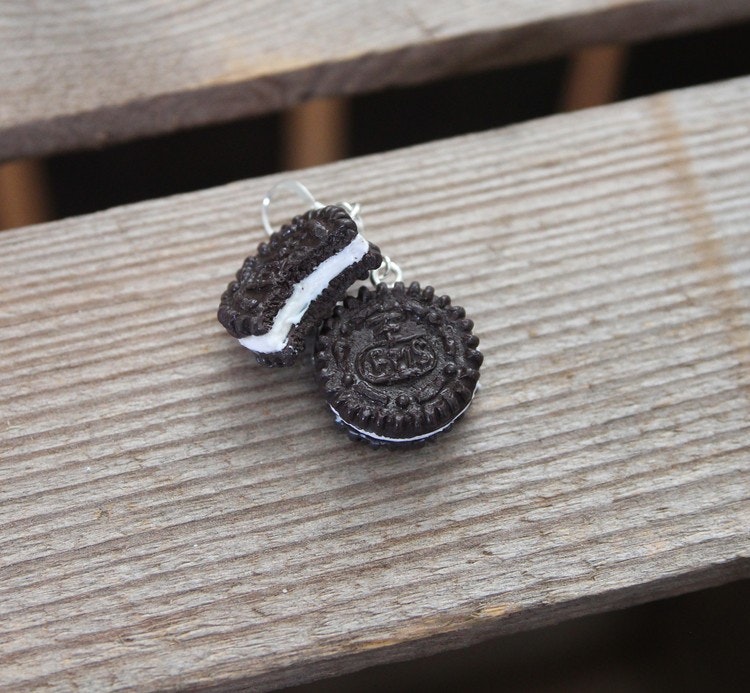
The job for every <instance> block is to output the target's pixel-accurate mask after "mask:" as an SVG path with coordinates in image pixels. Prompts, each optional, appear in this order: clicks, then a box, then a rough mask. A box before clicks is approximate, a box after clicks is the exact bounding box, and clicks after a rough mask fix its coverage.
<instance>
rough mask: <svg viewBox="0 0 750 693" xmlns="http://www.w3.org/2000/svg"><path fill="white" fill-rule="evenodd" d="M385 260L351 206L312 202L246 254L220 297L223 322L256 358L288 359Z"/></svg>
mask: <svg viewBox="0 0 750 693" xmlns="http://www.w3.org/2000/svg"><path fill="white" fill-rule="evenodd" d="M381 260H382V258H381V255H380V251H379V250H378V248H377V247H376V246H373V245H371V244H370V243H368V242H367V240H366V239H365V238H364V236H362V234H361V233H360V232H359V228H358V225H357V222H356V221H355V220H354V219H353V218H352V216H351V215H350V214H349V212H347V210H346V209H344V208H343V207H340V206H328V207H320V206H319V207H317V208H315V209H311V210H310V211H308V212H307V213H305V214H302V215H300V216H297V217H295V218H294V219H293V220H292V222H291V223H290V224H287V225H285V226H282V227H281V229H280V230H279V231H277V232H276V233H273V234H272V235H271V237H270V239H269V240H268V241H267V242H265V243H261V244H260V245H259V246H258V253H257V255H255V256H251V257H248V258H247V259H246V260H245V262H244V264H243V265H242V268H241V269H240V270H239V271H238V272H237V278H236V280H235V281H233V282H231V283H230V284H229V286H228V287H227V290H226V291H225V292H224V294H223V295H222V297H221V304H220V306H219V312H218V318H219V322H220V323H221V324H222V325H223V326H224V327H225V328H226V330H227V332H229V334H230V335H232V336H233V337H236V338H237V339H239V341H240V344H242V345H243V346H244V347H247V348H248V349H250V351H252V352H253V353H254V354H255V357H256V359H257V360H258V362H259V363H262V364H264V365H267V366H288V365H290V364H291V363H292V362H293V361H294V360H295V358H296V357H297V356H298V354H299V353H300V352H301V351H302V350H303V349H304V345H305V337H306V336H307V334H309V333H310V332H311V331H312V330H313V329H315V328H316V327H317V325H318V324H319V323H320V322H321V321H322V320H323V319H324V318H327V317H328V316H330V315H331V313H332V312H333V308H334V306H335V305H336V303H337V302H338V301H340V300H341V299H342V298H343V297H344V294H345V293H346V290H347V289H348V288H349V286H351V284H353V283H354V282H355V281H356V280H357V279H366V278H367V276H368V273H369V271H370V270H372V269H375V268H377V267H379V266H380V264H381Z"/></svg>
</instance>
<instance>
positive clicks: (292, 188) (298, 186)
mask: <svg viewBox="0 0 750 693" xmlns="http://www.w3.org/2000/svg"><path fill="white" fill-rule="evenodd" d="M279 190H287V191H289V192H291V193H294V194H295V195H297V197H299V198H300V199H301V200H302V201H303V202H306V203H307V204H308V205H309V208H310V209H320V208H321V207H323V205H322V204H321V203H320V202H318V201H317V200H316V199H315V198H314V197H313V194H312V193H311V192H310V191H309V190H308V189H307V188H306V187H305V186H304V185H302V183H300V182H299V181H296V180H283V181H281V182H280V183H276V185H274V186H273V187H272V188H271V189H270V190H269V191H268V193H267V194H266V196H265V197H264V198H263V202H261V206H260V218H261V220H262V221H263V228H264V229H265V230H266V233H267V234H268V235H269V236H270V235H271V234H272V233H273V226H271V221H270V219H269V217H268V214H269V210H270V208H271V202H272V201H273V198H274V195H276V193H278V192H279ZM347 211H348V210H347ZM355 221H356V220H355Z"/></svg>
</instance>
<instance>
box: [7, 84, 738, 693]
mask: <svg viewBox="0 0 750 693" xmlns="http://www.w3.org/2000/svg"><path fill="white" fill-rule="evenodd" d="M749 103H750V79H744V80H737V81H733V82H729V83H725V84H721V85H718V86H712V87H705V88H700V89H694V90H690V91H685V92H678V93H675V94H670V95H663V96H659V97H655V98H650V99H645V100H639V101H636V102H632V103H626V104H618V105H615V106H611V107H606V108H601V109H593V110H589V111H586V112H582V113H579V114H573V115H566V116H560V117H556V118H552V119H548V120H544V121H538V122H534V123H530V124H526V125H523V126H519V127H513V128H508V129H505V130H500V131H495V132H489V133H485V134H482V135H478V136H469V137H463V138H458V139H455V140H450V141H445V142H437V143H434V144H430V145H428V146H422V147H416V148H412V149H408V150H404V151H399V152H394V153H389V154H386V155H382V156H376V157H369V158H364V159H359V160H351V161H346V162H342V163H339V164H335V165H331V166H326V167H321V168H319V169H315V170H310V171H307V172H305V174H304V179H305V180H306V181H307V182H308V183H309V184H310V185H311V187H312V189H313V190H314V191H315V192H316V193H317V194H318V196H319V198H320V199H324V200H336V199H340V198H341V197H347V198H349V199H353V200H359V201H361V202H362V203H363V205H364V210H365V215H366V221H367V225H368V230H369V235H370V237H371V239H372V240H373V241H374V242H377V243H379V244H380V245H381V246H382V247H383V248H384V249H386V251H388V252H389V253H390V254H391V255H392V256H393V257H394V258H396V259H398V260H399V261H400V262H401V264H402V266H403V268H404V271H405V273H406V277H407V279H408V280H411V279H419V280H421V281H423V282H425V283H426V282H430V283H433V284H434V285H435V286H436V287H438V289H439V290H440V291H444V292H446V293H449V294H450V295H452V296H453V297H454V299H455V300H456V302H458V303H460V304H462V305H464V306H465V307H466V308H467V311H468V313H469V315H470V316H471V317H473V318H474V319H475V321H476V324H477V333H478V334H479V335H480V336H481V339H482V345H481V346H482V348H483V351H484V353H485V357H486V361H485V366H484V369H483V376H482V383H483V389H482V392H481V394H480V396H479V397H478V399H477V402H476V403H475V405H474V407H473V408H472V410H471V412H470V413H469V415H468V416H467V418H466V420H465V421H463V422H462V423H461V425H460V427H459V428H457V429H456V430H455V431H453V432H452V433H450V434H449V435H447V436H446V437H444V438H443V439H442V440H440V441H439V442H438V443H436V444H435V445H432V446H428V447H426V448H425V449H423V450H421V451H416V452H409V453H402V454H399V453H388V452H383V451H372V450H370V449H368V448H366V447H365V446H362V445H355V444H354V443H351V442H350V441H349V440H347V439H346V437H345V436H343V435H342V434H340V433H338V432H337V431H335V430H334V427H333V424H332V422H331V420H330V416H329V413H328V411H327V408H326V406H325V405H324V404H323V402H322V400H321V398H320V397H319V395H318V393H317V392H316V387H315V385H314V383H313V379H312V375H311V368H310V366H309V364H308V363H300V364H299V365H298V366H296V367H293V368H291V369H286V370H265V369H263V368H261V367H258V366H256V365H254V363H253V362H252V359H251V358H250V357H249V355H248V354H247V353H246V352H245V351H244V350H242V349H241V348H239V347H238V346H237V345H236V343H235V342H234V341H233V340H232V339H230V338H229V337H227V336H226V335H225V334H224V333H223V330H222V329H221V328H220V326H219V325H218V323H217V322H216V320H215V315H214V313H215V309H216V305H217V301H218V296H219V293H220V291H221V290H222V288H223V286H224V284H225V282H226V281H228V279H229V278H230V276H231V275H232V273H233V272H234V270H235V269H236V266H237V265H238V263H239V261H240V259H241V257H242V256H243V254H244V253H245V252H246V251H247V250H249V249H250V248H252V247H253V246H254V244H256V243H257V242H259V241H260V240H261V238H262V235H263V234H262V230H261V228H260V224H259V223H258V222H257V221H256V204H257V201H258V200H259V199H260V196H261V195H262V194H263V193H264V192H265V191H266V190H267V189H268V187H269V186H270V185H271V183H272V182H273V180H275V179H271V178H268V179H262V180H254V181H248V182H243V183H239V184H234V185H230V186H227V187H222V188H218V189H214V190H209V191H204V192H200V193H196V194H190V195H184V196H179V197H174V198H170V199H165V200H161V201H156V202H150V203H147V204H139V205H135V206H131V207H124V208H118V209H113V210H110V211H107V212H104V213H100V214H96V215H93V216H89V217H85V218H79V219H72V220H68V221H62V222H58V223H54V224H50V225H45V226H38V227H31V228H25V229H20V230H16V231H10V232H8V233H6V234H3V236H2V237H0V282H1V285H2V286H3V291H4V294H3V302H2V315H1V316H0V356H1V360H2V363H3V370H2V375H1V376H0V401H1V402H2V419H1V421H2V426H3V433H2V445H3V448H2V461H1V462H0V482H1V483H0V623H1V624H2V626H1V627H0V683H1V684H5V685H6V686H8V687H10V689H14V688H17V689H19V690H28V689H29V688H30V687H33V686H40V685H41V684H42V683H43V682H44V683H45V684H49V685H52V686H53V687H54V686H56V687H58V688H60V689H66V688H72V687H75V686H84V687H87V688H90V689H101V688H102V687H134V688H137V689H138V690H151V689H157V688H174V687H180V686H201V685H208V684H209V683H211V684H217V685H227V686H229V685H232V684H236V683H237V682H243V683H245V684H247V685H251V686H252V687H253V688H264V687H270V686H275V685H280V684H282V683H289V682H291V681H296V680H301V679H306V678H312V677H315V676H322V675H324V674H326V673H332V672H340V671H344V670H347V669H352V668H356V667H359V666H363V665H365V664H367V663H371V662H379V661H387V660H388V659H394V658H399V657H407V656H411V655H413V654H415V653H424V652H429V651H433V650H435V649H437V648H440V647H455V646H458V645H460V644H463V643H468V642H471V641H473V640H476V639H479V638H482V637H485V636H488V635H490V634H497V633H501V632H506V631H510V630H516V629H521V628H527V627H530V626H533V625H539V624H542V623H549V622H552V621H557V620H560V619H563V618H568V617H571V616H573V615H578V614H582V613H590V612H592V611H596V610H601V609H609V608H613V607H615V606H622V605H626V604H632V603H636V602H639V601H645V600H648V599H652V598H655V597H657V596H661V595H663V594H673V593H678V592H681V591H685V590H689V589H693V588H697V587H700V586H704V585H707V584H712V583H716V582H722V581H728V580H731V579H733V578H735V577H739V576H740V575H748V573H749V572H750V559H749V555H750V502H749V497H750V471H749V470H750V417H749V416H748V414H749V413H750V402H749V397H748V393H749V390H748V385H749V384H750V317H749V316H750V311H749V310H748V309H749V308H750V227H749V226H748V223H747V220H748V218H750V109H749V108H748V104H749Z"/></svg>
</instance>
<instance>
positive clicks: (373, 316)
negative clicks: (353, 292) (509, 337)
mask: <svg viewBox="0 0 750 693" xmlns="http://www.w3.org/2000/svg"><path fill="white" fill-rule="evenodd" d="M473 326H474V325H473V323H472V321H471V320H469V319H468V318H467V317H466V313H465V311H464V309H463V308H461V307H459V306H454V305H451V300H450V298H449V297H448V296H439V297H437V296H435V291H434V289H433V288H432V287H431V286H427V287H425V288H424V289H422V288H420V286H419V284H418V283H417V282H413V283H412V284H411V285H410V286H409V287H408V288H406V287H405V286H404V284H403V283H401V282H396V283H395V284H394V285H393V286H392V287H389V286H387V285H386V284H385V283H379V284H378V285H377V288H376V289H375V290H374V291H373V290H369V289H367V288H366V287H362V288H361V289H360V290H359V293H358V294H357V296H347V297H346V298H345V299H344V302H343V305H340V306H337V307H336V308H335V310H334V314H333V316H332V317H331V318H329V319H328V320H326V321H325V322H324V323H323V326H322V328H321V330H320V333H319V335H318V339H317V343H316V348H315V366H316V369H317V372H318V377H319V378H320V380H321V382H322V384H323V387H324V391H325V395H326V399H327V401H328V405H329V406H330V408H331V410H332V412H333V413H334V416H335V417H336V421H337V423H339V424H340V425H341V426H343V427H344V429H345V430H346V431H348V432H349V433H350V434H351V435H352V437H355V438H360V439H363V440H365V441H368V442H370V443H371V444H373V445H376V446H377V445H388V446H391V447H394V446H404V445H412V446H413V445H419V444H421V443H423V442H425V441H426V440H428V439H432V438H434V437H435V436H437V435H438V434H440V433H443V432H445V431H447V430H448V429H450V428H451V426H453V424H454V423H455V422H456V421H458V419H459V418H460V417H461V416H462V415H463V414H464V412H465V411H466V410H467V409H468V408H469V405H470V404H471V402H472V400H473V398H474V394H475V392H476V389H477V383H478V380H479V368H480V366H481V365H482V354H481V353H480V352H479V351H478V350H477V346H478V345H479V339H478V338H477V337H476V336H475V335H474V334H472V329H473Z"/></svg>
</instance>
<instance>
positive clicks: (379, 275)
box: [370, 255, 403, 287]
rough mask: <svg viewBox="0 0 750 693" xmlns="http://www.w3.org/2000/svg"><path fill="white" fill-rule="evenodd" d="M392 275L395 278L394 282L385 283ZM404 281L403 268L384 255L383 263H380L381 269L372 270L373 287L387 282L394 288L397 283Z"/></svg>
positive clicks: (371, 280)
mask: <svg viewBox="0 0 750 693" xmlns="http://www.w3.org/2000/svg"><path fill="white" fill-rule="evenodd" d="M390 274H392V275H393V276H394V279H393V281H392V282H385V280H386V279H387V278H388V275H390ZM402 279H403V274H402V272H401V268H400V267H399V266H398V265H397V264H396V263H395V262H394V261H393V260H391V258H389V257H388V256H387V255H383V262H382V263H380V267H378V268H377V269H374V270H370V282H371V283H372V285H373V286H377V285H378V284H382V283H383V282H385V283H386V284H387V285H388V286H390V287H392V286H393V285H394V284H395V283H396V282H400V281H401V280H402Z"/></svg>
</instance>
